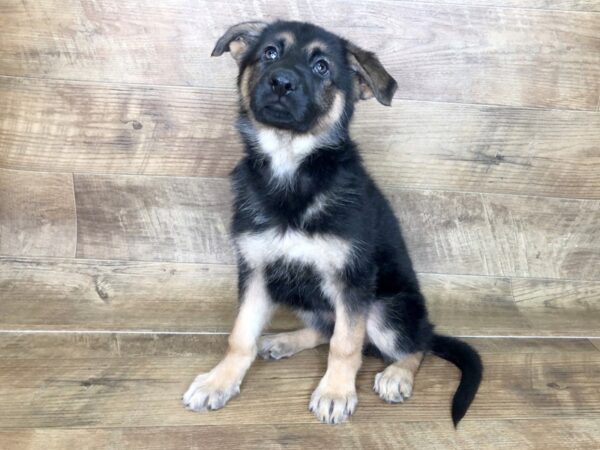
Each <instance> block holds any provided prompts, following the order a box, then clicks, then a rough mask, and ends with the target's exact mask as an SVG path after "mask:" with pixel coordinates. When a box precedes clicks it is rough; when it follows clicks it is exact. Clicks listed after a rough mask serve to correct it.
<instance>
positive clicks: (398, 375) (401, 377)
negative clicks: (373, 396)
mask: <svg viewBox="0 0 600 450" xmlns="http://www.w3.org/2000/svg"><path fill="white" fill-rule="evenodd" d="M413 379H414V375H413V373H412V372H411V371H409V370H407V369H404V368H402V367H396V366H394V365H391V366H389V367H387V368H386V369H385V370H384V371H383V372H379V373H378V374H377V375H375V384H374V385H373V390H374V391H375V392H377V393H378V394H379V397H380V398H381V399H382V400H385V401H386V402H388V403H402V402H404V400H408V399H409V398H410V396H411V395H412V389H413Z"/></svg>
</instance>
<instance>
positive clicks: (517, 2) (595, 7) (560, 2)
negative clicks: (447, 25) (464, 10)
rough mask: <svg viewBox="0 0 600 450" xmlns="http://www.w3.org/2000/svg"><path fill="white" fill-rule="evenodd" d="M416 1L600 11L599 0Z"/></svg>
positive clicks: (416, 1) (419, 0) (420, 1)
mask: <svg viewBox="0 0 600 450" xmlns="http://www.w3.org/2000/svg"><path fill="white" fill-rule="evenodd" d="M411 1H414V2H415V3H439V4H442V5H461V6H463V5H471V6H494V7H500V8H526V9H547V10H557V11H588V12H600V2H599V1H598V0H529V1H527V2H523V1H522V0H411Z"/></svg>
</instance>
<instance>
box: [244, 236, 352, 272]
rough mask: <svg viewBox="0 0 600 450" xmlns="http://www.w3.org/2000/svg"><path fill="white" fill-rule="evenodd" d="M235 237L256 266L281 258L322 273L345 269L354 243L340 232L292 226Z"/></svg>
mask: <svg viewBox="0 0 600 450" xmlns="http://www.w3.org/2000/svg"><path fill="white" fill-rule="evenodd" d="M234 241H235V245H236V249H237V251H238V252H239V254H240V256H241V257H242V258H243V259H244V261H245V263H246V264H247V265H248V266H250V267H251V268H253V269H254V268H264V267H266V266H267V265H269V264H273V263H276V262H280V263H282V264H286V263H291V264H295V265H299V266H310V267H312V268H313V269H315V270H316V271H317V272H318V273H319V274H322V275H327V274H333V273H335V272H336V271H339V270H341V269H343V268H344V266H345V265H346V264H347V263H348V261H349V258H350V254H351V250H352V246H351V243H350V242H348V241H347V240H345V239H342V238H340V237H338V236H335V235H331V234H318V233H313V234H308V233H306V232H303V231H299V230H296V229H291V228H288V229H287V230H285V231H281V230H280V229H278V228H269V229H266V230H262V231H254V232H252V231H250V232H244V233H240V234H239V235H237V236H235V238H234Z"/></svg>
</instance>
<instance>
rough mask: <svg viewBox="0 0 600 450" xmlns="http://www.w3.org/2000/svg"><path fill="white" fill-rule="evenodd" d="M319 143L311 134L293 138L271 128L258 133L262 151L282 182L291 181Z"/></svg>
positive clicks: (275, 175)
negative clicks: (284, 180)
mask: <svg viewBox="0 0 600 450" xmlns="http://www.w3.org/2000/svg"><path fill="white" fill-rule="evenodd" d="M318 143H319V138H318V137H317V136H313V135H311V134H305V135H300V136H292V135H291V134H290V133H287V132H280V131H278V130H274V129H271V128H266V129H261V130H259V131H258V144H259V146H260V149H261V150H262V151H263V152H264V153H265V154H266V155H268V156H269V157H270V158H271V170H272V172H273V176H274V177H275V178H276V179H280V180H281V179H289V178H290V177H291V176H292V175H293V174H294V172H296V170H297V169H298V167H299V166H300V164H301V163H302V160H303V159H304V158H305V157H306V156H307V155H308V154H309V153H310V152H312V151H313V150H314V149H315V147H316V146H317V144H318Z"/></svg>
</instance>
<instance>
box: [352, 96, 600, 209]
mask: <svg viewBox="0 0 600 450" xmlns="http://www.w3.org/2000/svg"><path fill="white" fill-rule="evenodd" d="M352 133H353V134H352V135H353V136H354V137H355V139H356V140H357V142H358V143H359V145H360V148H361V149H362V152H361V153H362V155H363V156H364V159H365V162H366V165H367V167H368V169H369V170H370V171H371V173H372V174H373V176H374V177H375V179H376V180H377V181H378V182H379V183H381V184H384V185H387V186H390V187H407V188H425V189H440V190H444V189H447V190H453V191H475V192H490V193H510V194H527V195H542V196H553V197H576V198H590V199H598V198H600V195H599V194H600V177H598V173H600V151H599V150H598V149H600V114H598V113H587V112H581V111H580V112H575V111H548V110H547V111H542V110H531V109H514V108H503V107H488V106H485V107H483V106H480V107H477V106H472V105H456V104H439V103H421V102H404V101H403V102H396V103H395V104H394V105H393V107H392V108H389V109H386V110H384V111H383V110H381V109H380V107H378V105H377V104H375V103H365V104H363V105H360V106H359V107H358V108H357V117H356V120H355V123H354V125H353V127H352Z"/></svg>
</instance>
